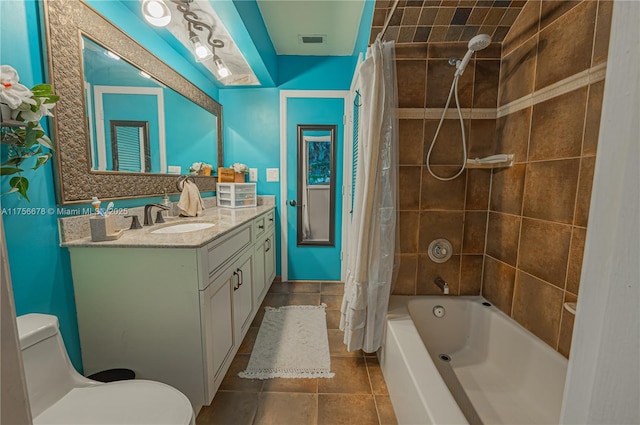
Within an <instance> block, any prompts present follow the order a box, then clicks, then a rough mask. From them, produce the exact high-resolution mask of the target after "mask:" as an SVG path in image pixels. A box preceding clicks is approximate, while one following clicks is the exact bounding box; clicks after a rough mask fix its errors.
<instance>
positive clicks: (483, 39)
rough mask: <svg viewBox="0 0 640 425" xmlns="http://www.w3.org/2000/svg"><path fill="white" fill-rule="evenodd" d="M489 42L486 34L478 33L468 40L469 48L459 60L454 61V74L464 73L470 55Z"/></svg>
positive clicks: (489, 38) (489, 39) (483, 47)
mask: <svg viewBox="0 0 640 425" xmlns="http://www.w3.org/2000/svg"><path fill="white" fill-rule="evenodd" d="M490 43H491V37H490V36H488V35H487V34H478V35H476V36H475V37H473V38H472V39H471V40H469V50H467V53H465V55H464V57H463V58H462V60H461V61H458V62H456V73H455V75H456V76H460V75H462V74H463V73H464V70H465V68H466V67H467V65H468V64H469V60H470V59H471V56H473V54H474V53H475V52H477V51H478V50H482V49H485V48H486V47H487V46H488V45H489V44H490Z"/></svg>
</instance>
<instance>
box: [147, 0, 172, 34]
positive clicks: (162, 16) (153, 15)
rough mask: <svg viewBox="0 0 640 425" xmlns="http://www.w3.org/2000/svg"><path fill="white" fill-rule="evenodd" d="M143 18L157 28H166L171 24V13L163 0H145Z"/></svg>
mask: <svg viewBox="0 0 640 425" xmlns="http://www.w3.org/2000/svg"><path fill="white" fill-rule="evenodd" d="M142 16H144V19H145V20H146V21H147V22H149V23H150V24H151V25H153V26H156V27H166V26H167V25H169V22H171V11H170V10H169V8H168V7H167V5H166V4H165V3H164V2H163V1H162V0H144V1H143V2H142Z"/></svg>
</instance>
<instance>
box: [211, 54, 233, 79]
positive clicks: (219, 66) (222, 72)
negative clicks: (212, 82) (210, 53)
mask: <svg viewBox="0 0 640 425" xmlns="http://www.w3.org/2000/svg"><path fill="white" fill-rule="evenodd" d="M213 64H214V65H215V67H216V72H217V73H218V76H219V77H220V78H225V77H228V76H229V75H231V71H230V70H229V68H227V65H225V63H224V62H223V61H222V59H220V57H219V56H215V58H214V60H213Z"/></svg>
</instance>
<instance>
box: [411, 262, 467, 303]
mask: <svg viewBox="0 0 640 425" xmlns="http://www.w3.org/2000/svg"><path fill="white" fill-rule="evenodd" d="M436 277H441V278H442V279H444V281H445V282H447V283H448V284H449V294H451V295H458V294H459V291H460V255H454V256H453V257H451V259H450V260H449V261H447V262H445V263H434V262H433V261H431V259H430V258H429V257H428V256H427V255H424V254H420V255H419V256H418V282H417V285H416V295H442V291H441V290H440V288H439V287H438V286H437V285H436V284H435V283H433V281H434V280H435V278H436Z"/></svg>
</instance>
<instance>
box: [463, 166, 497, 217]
mask: <svg viewBox="0 0 640 425" xmlns="http://www.w3.org/2000/svg"><path fill="white" fill-rule="evenodd" d="M490 189H491V170H480V169H475V170H474V169H471V170H467V197H466V200H465V204H464V209H465V210H485V211H486V210H487V208H488V207H489V191H490Z"/></svg>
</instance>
